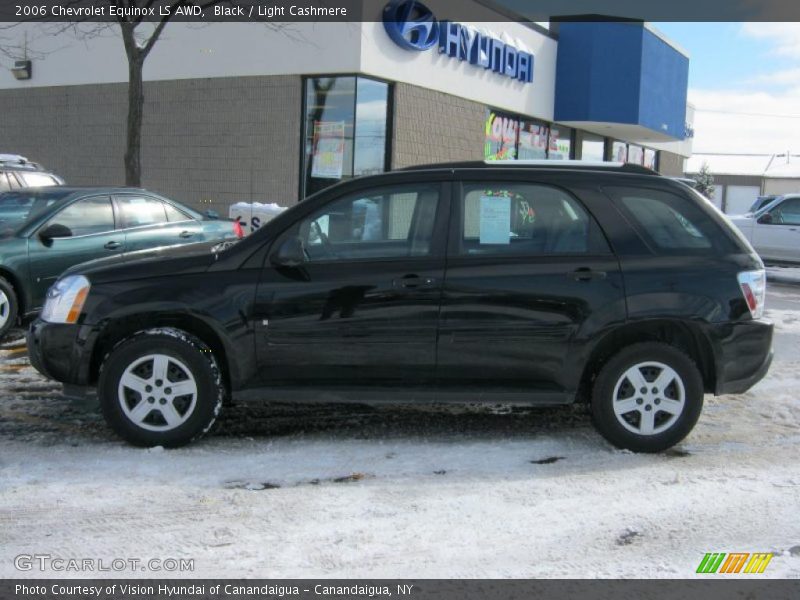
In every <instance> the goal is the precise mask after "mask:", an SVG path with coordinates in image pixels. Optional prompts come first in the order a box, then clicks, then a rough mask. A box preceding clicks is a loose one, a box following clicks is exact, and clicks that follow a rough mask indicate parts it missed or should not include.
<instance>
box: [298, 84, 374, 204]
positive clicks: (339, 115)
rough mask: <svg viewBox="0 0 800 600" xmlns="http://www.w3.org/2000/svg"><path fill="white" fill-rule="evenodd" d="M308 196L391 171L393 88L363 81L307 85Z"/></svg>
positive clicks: (305, 174) (305, 169) (305, 181)
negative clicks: (389, 145) (389, 140)
mask: <svg viewBox="0 0 800 600" xmlns="http://www.w3.org/2000/svg"><path fill="white" fill-rule="evenodd" d="M305 102H306V103H305V111H306V115H305V124H304V145H305V148H304V155H303V190H302V195H303V197H305V196H309V195H310V194H313V193H315V192H318V191H319V190H322V189H324V188H326V187H328V186H330V185H333V184H334V183H337V182H339V181H341V180H343V179H349V178H350V177H353V176H357V175H366V174H368V173H380V172H382V171H384V170H385V169H386V155H387V152H386V147H387V135H386V133H387V122H388V118H389V114H388V104H389V86H388V84H386V83H383V82H379V81H373V80H371V79H366V78H363V77H312V78H309V79H306V81H305Z"/></svg>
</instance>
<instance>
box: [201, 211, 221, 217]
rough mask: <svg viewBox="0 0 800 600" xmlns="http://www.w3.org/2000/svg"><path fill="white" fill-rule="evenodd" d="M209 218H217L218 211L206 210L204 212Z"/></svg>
mask: <svg viewBox="0 0 800 600" xmlns="http://www.w3.org/2000/svg"><path fill="white" fill-rule="evenodd" d="M204 214H205V215H206V216H207V217H208V218H209V219H219V213H218V212H217V211H215V210H210V209H209V210H207V211H206V212H205V213H204Z"/></svg>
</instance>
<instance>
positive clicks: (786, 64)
mask: <svg viewBox="0 0 800 600" xmlns="http://www.w3.org/2000/svg"><path fill="white" fill-rule="evenodd" d="M656 27H657V28H658V29H660V30H661V31H663V32H664V33H665V34H666V35H667V37H669V38H670V39H672V40H673V41H675V42H676V43H677V44H679V45H680V46H682V47H683V48H684V49H685V50H687V51H688V52H689V54H690V66H689V101H690V102H692V103H693V104H694V105H695V106H696V108H697V113H696V116H695V123H694V128H695V139H694V151H695V152H712V153H715V152H719V153H722V152H737V153H738V152H742V153H745V152H756V153H765V154H773V153H776V154H777V153H782V152H786V151H787V150H790V151H791V152H793V153H796V154H800V23H657V24H656Z"/></svg>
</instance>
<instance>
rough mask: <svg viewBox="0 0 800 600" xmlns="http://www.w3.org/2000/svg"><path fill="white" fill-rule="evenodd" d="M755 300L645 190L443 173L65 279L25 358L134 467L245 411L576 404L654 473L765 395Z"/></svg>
mask: <svg viewBox="0 0 800 600" xmlns="http://www.w3.org/2000/svg"><path fill="white" fill-rule="evenodd" d="M765 287H766V282H765V275H764V270H763V265H762V262H761V260H760V259H759V258H758V256H757V255H756V254H755V253H754V252H753V249H752V248H751V247H750V245H749V244H748V243H747V241H746V240H745V239H743V238H742V237H741V235H740V234H739V233H738V232H737V231H736V230H735V229H734V228H732V227H731V226H730V225H729V224H728V222H727V221H726V220H725V219H724V218H723V217H722V216H721V215H720V214H719V213H718V212H717V211H716V209H715V208H714V207H713V206H712V205H711V204H710V203H709V202H708V201H707V200H704V199H703V198H702V197H701V196H699V195H698V194H697V193H696V192H694V191H693V190H690V189H689V188H687V187H686V186H685V185H683V184H680V183H677V182H675V181H671V180H670V179H668V178H665V177H661V176H659V175H657V174H655V173H653V172H652V171H649V170H647V169H644V168H643V167H634V166H623V165H619V164H606V165H598V164H580V163H578V164H576V163H574V162H566V161H565V162H562V163H558V164H554V163H546V164H531V163H525V162H522V161H520V162H517V163H514V164H508V163H502V164H484V163H458V164H447V165H435V166H429V167H421V168H414V169H408V170H405V171H399V172H393V173H387V174H383V175H378V176H373V177H366V178H362V179H356V180H352V181H349V182H346V183H342V184H339V185H337V186H335V187H332V188H330V189H328V190H325V191H323V192H320V193H318V194H316V195H314V196H312V197H310V198H308V199H307V200H306V201H304V202H302V203H300V204H298V205H296V206H294V207H292V208H291V209H289V210H287V211H286V212H284V213H283V214H281V215H280V216H278V217H276V218H275V219H274V220H272V221H270V222H269V223H268V224H267V225H265V226H264V227H263V228H261V229H260V230H259V231H258V232H256V233H255V234H253V235H251V236H250V237H248V238H246V239H244V240H243V241H241V242H239V243H237V244H235V245H234V246H232V247H230V248H228V249H225V250H222V251H220V250H219V249H217V251H215V252H212V251H210V250H207V251H206V252H205V253H203V254H181V255H176V254H174V252H173V253H172V254H171V255H165V254H164V253H155V254H153V255H152V256H149V257H143V258H142V259H141V260H136V261H134V262H122V261H121V260H119V259H117V260H109V259H104V260H103V261H100V262H96V263H94V264H93V263H86V264H84V265H82V266H79V267H75V268H73V269H71V270H69V271H67V272H66V273H65V274H64V275H63V276H62V278H61V279H60V280H59V281H58V282H57V283H56V284H55V285H54V286H53V287H52V288H51V289H50V291H49V293H48V298H47V303H46V306H45V308H44V312H43V314H42V316H41V317H40V318H39V319H38V320H37V321H35V322H34V323H33V324H32V325H31V328H30V331H29V333H28V348H29V352H30V356H31V361H32V362H33V364H34V365H35V366H36V368H37V369H39V370H40V371H41V372H42V373H44V374H45V375H47V376H49V377H51V378H54V379H57V380H59V381H62V382H64V383H65V391H67V392H68V394H70V395H71V394H75V393H77V392H78V391H79V386H80V389H82V390H84V391H85V390H88V389H90V388H93V387H96V388H97V392H98V397H99V401H100V404H101V407H102V410H103V413H104V415H105V417H106V419H107V421H108V423H109V424H110V425H111V427H112V428H113V429H114V430H115V431H116V432H117V433H118V434H119V435H121V436H122V437H123V438H125V439H126V440H128V441H130V442H132V443H134V444H137V445H145V446H148V445H163V446H180V445H182V444H185V443H187V442H189V441H190V440H193V439H195V438H197V437H198V436H200V435H202V434H203V433H205V432H206V431H208V430H209V428H210V427H211V426H212V424H213V423H214V420H215V419H216V417H217V416H218V415H219V412H220V409H221V408H222V407H223V404H224V403H225V402H226V401H227V400H228V399H229V398H233V399H239V398H241V399H244V398H248V397H249V398H257V399H258V400H261V401H267V400H270V399H280V400H287V399H296V400H318V401H358V402H375V401H386V400H395V401H397V400H402V401H406V402H407V401H413V402H419V403H424V402H433V401H453V400H455V401H459V402H462V401H463V402H486V403H495V404H496V403H507V404H550V405H552V404H567V403H572V402H588V403H590V405H591V411H592V414H593V417H594V421H595V423H596V425H597V428H598V429H599V430H600V432H601V433H602V434H603V435H604V436H605V437H606V438H607V439H608V440H609V441H611V442H612V443H613V444H615V445H617V446H620V447H623V448H629V449H631V450H635V451H645V452H654V451H659V450H663V449H665V448H668V447H670V446H672V445H673V444H675V443H677V442H679V441H680V440H681V439H683V438H684V437H685V436H686V435H687V434H688V433H689V431H690V430H691V429H692V427H693V426H694V424H695V422H696V421H697V419H698V417H699V415H700V411H701V408H702V404H703V394H704V393H706V392H707V393H713V394H726V393H739V392H743V391H745V390H747V389H748V388H750V387H751V386H752V385H754V384H755V383H756V382H757V381H759V380H760V379H761V378H762V377H763V376H764V374H765V373H766V372H767V369H768V368H769V364H770V361H771V358H772V350H771V345H772V325H771V324H770V323H768V322H766V321H764V320H763V319H762V313H763V310H764V296H765Z"/></svg>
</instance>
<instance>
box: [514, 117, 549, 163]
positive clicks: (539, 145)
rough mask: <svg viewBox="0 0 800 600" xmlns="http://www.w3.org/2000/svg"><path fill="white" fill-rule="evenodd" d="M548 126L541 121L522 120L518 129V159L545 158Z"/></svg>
mask: <svg viewBox="0 0 800 600" xmlns="http://www.w3.org/2000/svg"><path fill="white" fill-rule="evenodd" d="M549 135H550V128H549V127H548V126H547V125H544V124H542V123H535V122H533V121H523V122H522V124H521V127H520V130H519V147H518V148H517V156H518V158H519V159H520V160H537V159H539V160H541V159H544V158H547V140H548V137H549Z"/></svg>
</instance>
